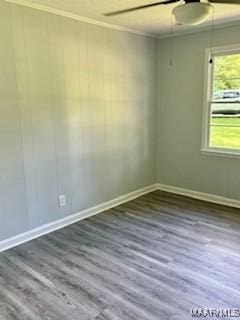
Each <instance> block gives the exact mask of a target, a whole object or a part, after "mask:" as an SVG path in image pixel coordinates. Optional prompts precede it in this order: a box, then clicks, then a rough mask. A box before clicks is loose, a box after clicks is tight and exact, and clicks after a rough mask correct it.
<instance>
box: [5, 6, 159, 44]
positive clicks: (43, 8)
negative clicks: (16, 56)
mask: <svg viewBox="0 0 240 320" xmlns="http://www.w3.org/2000/svg"><path fill="white" fill-rule="evenodd" d="M4 1H5V2H9V3H13V4H17V5H20V6H24V7H28V8H32V9H36V10H40V11H45V12H49V13H53V14H57V15H59V16H63V17H67V18H70V19H74V20H78V21H81V22H86V23H90V24H94V25H97V26H101V27H105V28H110V29H114V30H118V31H124V32H130V33H134V34H138V35H142V36H146V37H151V38H154V39H158V37H157V36H155V35H153V34H151V33H147V32H143V31H138V30H135V29H131V28H127V27H123V26H119V25H115V24H111V23H107V22H103V21H98V20H94V19H91V18H86V17H83V16H80V15H78V14H74V13H70V12H67V11H64V10H59V9H55V8H51V7H48V6H45V5H41V4H37V3H33V2H31V1H28V0H4Z"/></svg>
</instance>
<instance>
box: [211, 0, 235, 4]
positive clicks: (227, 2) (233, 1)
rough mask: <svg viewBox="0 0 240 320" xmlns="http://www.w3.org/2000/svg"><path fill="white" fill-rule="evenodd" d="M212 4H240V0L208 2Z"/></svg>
mask: <svg viewBox="0 0 240 320" xmlns="http://www.w3.org/2000/svg"><path fill="white" fill-rule="evenodd" d="M208 1H209V2H210V3H219V4H240V0H208Z"/></svg>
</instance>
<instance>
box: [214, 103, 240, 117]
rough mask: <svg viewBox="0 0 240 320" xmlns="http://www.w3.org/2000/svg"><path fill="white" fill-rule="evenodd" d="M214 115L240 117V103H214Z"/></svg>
mask: <svg viewBox="0 0 240 320" xmlns="http://www.w3.org/2000/svg"><path fill="white" fill-rule="evenodd" d="M211 111H212V114H213V115H240V103H230V102H229V103H212V106H211Z"/></svg>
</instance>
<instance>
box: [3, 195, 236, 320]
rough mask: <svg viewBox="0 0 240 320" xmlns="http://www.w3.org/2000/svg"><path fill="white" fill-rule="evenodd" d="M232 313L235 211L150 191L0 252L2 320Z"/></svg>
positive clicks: (178, 319) (174, 319)
mask: <svg viewBox="0 0 240 320" xmlns="http://www.w3.org/2000/svg"><path fill="white" fill-rule="evenodd" d="M198 307H209V308H213V307H219V308H220V307H221V308H237V307H238V308H240V210H239V209H233V208H228V207H224V206H220V205H214V204H210V203H206V202H202V201H199V200H193V199H190V198H187V197H182V196H177V195H173V194H169V193H164V192H160V191H157V192H154V193H151V194H148V195H145V196H143V197H141V198H138V199H136V200H133V201H131V202H128V203H126V204H124V205H121V206H119V207H116V208H114V209H111V210H108V211H106V212H104V213H102V214H99V215H96V216H94V217H92V218H89V219H86V220H84V221H80V222H79V223H76V224H74V225H71V226H69V227H67V228H64V229H62V230H59V231H56V232H54V233H52V234H49V235H47V236H44V237H42V238H39V239H37V240H34V241H31V242H29V243H26V244H24V245H21V246H19V247H17V248H14V249H11V250H9V251H7V252H4V253H1V254H0V319H1V320H128V319H129V320H165V319H166V320H186V319H191V316H190V311H189V310H190V309H192V308H198Z"/></svg>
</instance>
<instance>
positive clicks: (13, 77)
mask: <svg viewBox="0 0 240 320" xmlns="http://www.w3.org/2000/svg"><path fill="white" fill-rule="evenodd" d="M0 39H1V41H0V97H1V103H0V150H1V157H0V240H3V239H6V238H9V237H11V236H14V235H17V234H19V233H22V232H24V231H27V230H30V229H33V228H36V227H38V226H41V225H43V224H46V223H49V222H51V221H54V220H58V219H60V218H63V217H66V216H68V215H70V214H72V213H75V212H79V211H81V210H83V209H86V208H89V207H92V206H95V205H97V204H100V203H103V202H105V201H108V200H111V199H114V198H116V197H118V196H121V195H123V194H126V193H129V192H131V191H134V190H137V189H139V188H142V187H145V186H148V185H151V184H153V183H155V182H156V170H155V169H156V108H157V103H156V82H157V81H156V78H157V71H156V64H157V42H156V41H155V40H153V39H150V38H146V37H142V36H138V35H134V34H131V33H126V32H121V31H114V30H111V29H107V28H103V27H99V26H95V25H90V24H86V23H81V22H79V21H76V20H72V19H68V18H64V17H60V16H57V15H53V14H49V13H46V12H42V11H38V10H34V9H30V8H26V7H23V6H17V5H14V4H9V3H6V2H5V1H3V0H0ZM59 194H66V197H67V206H66V207H64V208H62V209H61V210H60V209H59V208H58V195H59Z"/></svg>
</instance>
